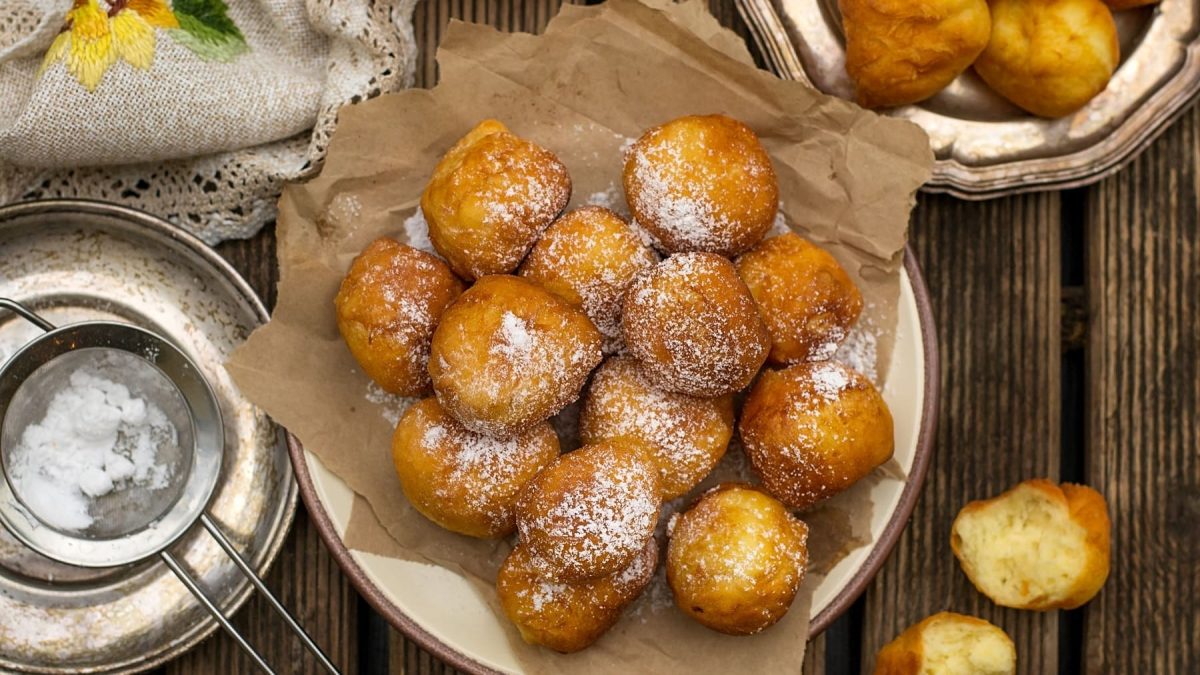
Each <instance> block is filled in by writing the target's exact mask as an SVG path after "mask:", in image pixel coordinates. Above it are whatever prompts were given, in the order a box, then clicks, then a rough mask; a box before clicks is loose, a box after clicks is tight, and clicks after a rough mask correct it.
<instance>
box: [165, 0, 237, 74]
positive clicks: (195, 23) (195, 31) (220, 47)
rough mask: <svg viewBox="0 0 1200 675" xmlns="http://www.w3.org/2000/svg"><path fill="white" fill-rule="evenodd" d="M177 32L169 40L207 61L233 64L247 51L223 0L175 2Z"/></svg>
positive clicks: (179, 0)
mask: <svg viewBox="0 0 1200 675" xmlns="http://www.w3.org/2000/svg"><path fill="white" fill-rule="evenodd" d="M172 9H173V10H174V11H175V17H176V18H177V19H178V20H179V29H178V30H172V31H171V37H172V38H174V39H175V41H176V42H178V43H180V44H182V45H183V46H185V47H187V48H188V49H190V50H192V51H193V52H195V53H196V55H197V56H199V57H200V58H202V59H204V60H206V61H232V60H233V59H234V58H236V57H237V56H239V55H241V54H243V53H245V52H247V51H249V50H250V47H249V45H247V44H246V38H245V36H243V35H242V31H241V30H239V29H238V27H237V24H235V23H234V22H233V20H232V19H230V18H229V13H228V12H229V7H228V5H226V4H225V0H175V2H174V3H172Z"/></svg>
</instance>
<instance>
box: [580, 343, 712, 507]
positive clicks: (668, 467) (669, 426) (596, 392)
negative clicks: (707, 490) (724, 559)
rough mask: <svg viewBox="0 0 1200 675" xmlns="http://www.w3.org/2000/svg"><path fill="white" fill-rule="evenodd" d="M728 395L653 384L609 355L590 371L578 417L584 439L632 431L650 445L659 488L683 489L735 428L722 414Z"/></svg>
mask: <svg viewBox="0 0 1200 675" xmlns="http://www.w3.org/2000/svg"><path fill="white" fill-rule="evenodd" d="M723 407H725V408H730V409H731V408H732V404H731V403H730V402H729V400H728V399H724V400H722V399H701V398H695V397H692V396H686V395H683V394H674V393H670V392H666V391H663V390H662V389H659V388H658V387H656V386H654V385H653V384H652V383H651V382H650V381H649V380H648V379H647V378H646V377H645V376H644V374H643V372H642V369H641V367H640V366H638V365H637V363H636V362H635V361H634V360H633V359H630V358H627V357H617V358H614V359H610V360H609V361H608V362H607V363H605V364H604V366H602V367H601V368H600V370H598V371H597V372H596V374H595V375H594V376H593V377H592V384H591V388H590V389H589V390H588V395H587V398H586V402H585V404H584V411H583V415H582V420H581V432H582V435H583V436H584V438H585V440H586V441H587V442H597V441H602V440H608V439H614V438H621V437H630V438H637V439H639V440H642V441H644V442H645V443H646V444H647V445H648V447H650V448H651V449H652V451H653V452H654V456H655V461H656V462H657V464H658V467H659V474H660V476H659V477H660V479H661V480H662V483H663V492H664V494H665V495H666V496H668V497H675V496H678V495H681V494H683V493H685V492H687V491H688V490H690V489H691V488H692V487H694V486H695V485H696V484H697V483H699V482H700V481H701V480H702V479H703V478H704V477H705V476H707V475H708V473H709V472H710V471H711V470H712V468H713V467H714V466H715V465H716V464H717V462H719V461H720V459H721V457H722V456H723V455H724V454H725V449H726V447H727V446H728V444H729V439H730V437H731V436H732V435H733V428H732V426H731V425H730V423H729V420H731V419H732V412H731V411H730V412H728V413H727V414H728V415H729V420H727V419H725V418H724V417H723V415H722V408H723Z"/></svg>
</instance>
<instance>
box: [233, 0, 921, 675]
mask: <svg viewBox="0 0 1200 675" xmlns="http://www.w3.org/2000/svg"><path fill="white" fill-rule="evenodd" d="M438 63H439V65H440V68H441V75H442V82H441V84H439V85H438V86H437V87H436V88H435V89H433V90H412V91H407V92H403V93H400V94H395V95H385V96H382V97H380V98H378V99H375V100H372V101H369V102H366V103H363V104H359V105H356V106H351V107H348V108H346V109H344V110H343V111H342V113H341V116H340V120H339V126H338V129H337V131H336V133H335V134H334V136H333V139H332V141H331V143H330V147H329V153H328V157H327V160H326V163H325V167H324V169H323V171H322V173H321V175H320V176H318V177H317V178H315V179H313V180H312V181H310V182H308V183H306V184H302V185H293V186H290V187H288V188H287V189H286V190H285V192H284V195H283V198H282V200H281V202H280V215H279V222H278V236H279V263H280V284H279V302H278V305H277V307H276V308H275V314H274V317H273V318H272V320H271V322H270V324H268V325H267V326H265V327H263V328H261V329H259V330H258V331H256V332H255V333H254V334H253V335H252V336H251V337H250V339H249V340H248V342H247V343H246V344H245V345H244V346H243V347H242V348H241V349H240V350H238V352H237V353H236V354H235V355H234V356H233V358H232V359H231V361H230V363H229V366H228V367H229V370H230V372H231V373H232V374H233V376H234V378H235V380H236V382H237V383H238V385H239V386H240V387H241V389H242V391H243V392H245V394H246V395H247V396H248V397H249V398H250V399H251V400H252V401H254V402H255V403H256V404H258V405H260V406H261V407H263V408H264V409H265V410H266V411H267V412H268V413H269V414H270V415H271V416H272V417H274V418H275V420H276V421H278V422H279V423H280V424H282V425H284V426H285V427H287V428H288V429H289V430H290V431H291V432H292V433H293V434H295V435H296V436H297V437H298V438H299V439H300V441H301V442H302V443H303V444H304V446H305V447H306V448H307V449H308V450H310V451H311V452H313V453H315V454H316V455H317V456H318V457H319V458H320V460H321V462H322V463H323V464H324V465H325V467H326V468H328V469H329V470H330V471H331V472H333V473H334V474H335V475H337V476H338V477H340V478H341V479H342V480H343V481H345V482H346V484H347V485H349V486H350V488H351V489H352V490H354V492H355V493H356V494H357V495H358V497H356V501H355V507H354V509H353V512H352V516H351V522H350V524H349V529H348V531H347V533H346V543H347V545H348V546H349V547H351V548H354V549H357V550H362V551H366V552H372V553H378V554H382V555H385V556H391V557H395V558H401V559H405V560H415V561H420V562H427V563H431V564H438V565H442V566H444V567H447V568H449V569H452V570H454V571H457V572H459V573H461V574H463V575H464V576H465V577H466V578H468V579H469V580H471V581H472V582H473V583H474V584H475V585H476V587H477V589H478V590H479V592H480V594H481V597H484V598H485V599H486V600H487V601H488V602H489V603H491V604H492V606H493V607H494V608H495V607H496V601H495V593H494V590H493V588H492V583H493V581H494V578H495V573H496V570H497V568H498V566H499V563H500V561H501V560H502V559H503V557H504V556H505V555H506V554H507V551H508V548H509V544H508V543H506V542H492V541H479V540H474V539H469V538H467V537H461V536H458V535H455V534H452V533H449V532H447V531H445V530H442V529H441V528H439V527H437V526H436V525H434V524H432V523H431V522H429V521H428V520H426V519H425V518H424V517H422V516H421V515H420V514H419V513H417V512H416V511H415V510H414V509H412V507H411V506H410V505H409V503H408V501H407V500H406V499H405V497H404V496H403V494H402V492H401V491H400V488H399V484H398V481H397V480H396V478H395V474H394V471H393V469H392V466H391V458H390V439H391V434H392V427H393V425H394V420H395V419H396V417H397V415H398V413H399V410H400V409H401V408H402V406H403V405H404V401H399V400H395V399H390V398H389V397H386V396H385V395H381V393H380V392H379V390H378V388H377V387H373V385H371V383H370V382H369V380H368V379H367V378H366V376H365V375H363V374H362V372H361V371H360V369H359V368H358V367H357V365H356V364H355V362H354V360H353V358H352V357H351V356H350V354H349V352H348V351H347V349H346V348H345V345H344V344H343V343H342V340H341V337H340V336H339V334H338V331H337V327H336V323H335V318H334V312H333V298H334V296H335V295H336V293H337V289H338V285H339V284H340V282H341V279H342V277H343V275H344V274H345V271H346V269H347V268H348V267H349V265H350V262H351V260H352V259H353V258H354V256H356V255H357V254H358V253H359V252H360V251H361V250H362V249H363V247H365V246H366V245H367V244H368V243H369V242H370V241H371V240H373V239H375V238H376V237H379V236H381V235H389V236H393V237H396V238H398V239H401V240H405V239H406V238H407V237H406V228H405V226H404V221H405V220H406V219H407V218H408V217H409V216H411V215H412V214H413V212H414V210H415V209H416V206H417V203H418V201H419V198H420V193H421V191H422V189H423V188H424V186H425V183H426V181H427V180H428V177H429V175H430V173H431V172H432V169H433V167H434V165H435V164H436V162H437V161H438V159H439V158H440V157H441V155H442V153H443V152H445V151H446V149H448V148H449V147H450V146H451V145H452V144H453V143H454V141H456V140H457V139H458V138H459V137H460V136H462V135H463V134H464V133H465V132H466V131H467V130H469V129H470V128H471V127H472V126H474V125H475V124H476V123H477V122H478V121H479V120H480V119H483V118H485V117H495V118H497V119H500V120H502V121H503V122H505V123H506V124H507V125H508V126H509V127H510V128H511V129H512V130H513V131H514V132H515V133H517V134H519V135H522V136H525V137H527V138H530V139H532V140H534V141H536V142H538V143H540V144H542V145H544V146H546V147H548V148H549V149H551V150H552V151H554V152H555V153H556V154H557V155H558V156H559V158H560V159H561V160H562V161H563V162H564V163H565V164H566V166H567V167H568V168H569V169H570V171H571V176H572V179H573V181H574V197H573V201H572V205H573V206H577V205H580V204H583V203H587V202H589V201H591V202H600V203H605V204H610V205H612V206H613V207H614V208H616V209H617V210H622V209H623V208H624V205H623V200H622V199H621V198H620V184H621V183H620V170H621V164H622V158H623V151H622V148H623V147H625V146H626V145H627V144H628V143H630V142H631V140H632V139H634V138H636V137H637V136H639V135H640V134H641V132H642V131H643V130H645V129H646V128H648V127H650V126H653V125H655V124H659V123H661V122H664V121H666V120H669V119H672V118H674V117H678V116H680V115H685V114H692V113H712V112H721V113H725V114H728V115H731V116H733V117H736V118H738V119H741V120H743V121H744V122H746V123H747V124H749V125H750V126H751V127H752V128H753V129H754V130H755V131H756V132H757V133H758V134H759V136H760V137H761V138H762V141H763V143H764V145H765V146H766V147H767V149H768V151H769V152H770V154H771V156H772V160H773V162H774V164H775V169H776V172H777V174H778V176H779V181H780V194H781V195H782V212H783V213H784V214H785V216H786V222H787V223H788V224H790V225H791V226H792V227H793V228H795V229H796V230H797V231H799V232H801V233H802V234H803V235H804V236H807V237H809V238H810V239H813V240H814V241H817V242H818V243H820V244H822V245H823V246H825V247H826V248H827V249H829V250H830V252H831V253H833V255H835V256H836V257H837V258H838V259H839V260H840V261H841V262H842V264H843V265H844V266H845V267H846V268H847V271H848V272H849V273H850V275H851V276H852V277H853V278H854V280H855V281H856V283H858V285H859V287H860V288H861V289H862V291H863V295H864V297H865V299H866V310H865V312H864V317H863V320H862V325H863V326H865V327H866V330H868V331H869V332H870V335H869V337H870V342H872V346H873V347H874V350H873V354H872V356H873V358H872V359H871V361H872V362H873V365H874V366H875V367H874V370H875V371H876V372H877V373H886V372H887V363H888V360H889V359H890V355H891V348H892V345H893V342H894V328H895V322H896V313H895V307H896V301H897V298H898V295H899V275H900V270H901V262H902V256H903V247H904V243H905V239H906V234H907V222H908V213H909V211H910V210H911V208H912V206H913V204H914V200H915V197H914V193H915V191H916V189H917V188H918V187H919V186H920V185H921V184H922V183H923V182H924V181H925V180H926V179H927V178H928V176H929V172H930V167H931V165H932V155H931V153H930V151H929V146H928V142H927V139H926V137H925V135H924V134H923V133H922V132H921V131H920V130H919V129H918V128H917V127H915V126H914V125H911V124H909V123H907V122H902V121H898V120H892V119H888V118H884V117H879V116H877V115H875V114H873V113H870V112H866V111H864V110H861V109H859V108H857V107H855V106H853V105H852V104H850V103H847V102H844V101H841V100H838V99H835V98H832V97H828V96H824V95H821V94H819V93H816V92H814V91H812V90H810V89H808V88H806V87H805V86H804V85H801V84H799V83H795V82H787V81H781V80H779V79H777V78H775V77H774V76H772V75H770V74H768V73H765V72H763V71H760V70H757V69H756V68H754V66H753V65H752V62H751V60H750V56H749V54H748V52H747V51H746V48H745V46H744V44H743V43H742V42H741V41H740V40H739V39H738V38H737V37H736V36H734V35H733V34H732V33H731V32H729V31H726V30H724V29H722V28H720V26H719V25H718V24H717V22H716V21H715V20H714V19H713V18H712V17H711V16H710V15H709V14H708V13H707V12H706V11H705V10H704V9H703V6H702V4H701V3H700V2H698V1H695V0H693V1H692V2H688V3H685V4H682V5H663V6H660V7H651V6H647V5H644V4H641V3H638V2H636V1H635V0H610V1H609V2H608V3H607V4H605V5H600V6H596V7H586V8H585V7H576V6H564V7H563V9H562V12H561V14H560V15H559V16H558V17H556V18H555V19H554V20H553V21H552V22H551V23H550V26H549V27H548V29H547V31H546V33H545V34H544V35H542V36H539V37H535V36H532V35H527V34H520V33H517V34H505V33H500V32H498V31H496V30H493V29H491V28H487V27H483V26H478V25H468V24H463V23H457V22H455V23H452V24H451V27H450V29H449V31H448V33H447V35H446V37H445V39H444V41H443V45H442V48H441V50H440V51H439V53H438ZM568 441H569V439H568ZM743 462H744V460H743V455H742V453H741V451H740V449H738V448H736V447H731V448H730V451H729V453H728V455H727V460H726V461H725V462H724V466H723V467H722V469H721V473H720V474H719V476H730V475H743V474H744V467H742V466H740V464H741V463H743ZM892 474H893V476H892V477H890V478H889V477H887V476H886V475H885V472H877V473H876V474H875V475H874V476H872V477H871V478H870V479H868V480H867V481H863V482H862V483H860V485H858V486H856V487H855V488H854V489H852V490H850V491H848V492H847V493H845V494H843V495H839V496H838V497H837V498H835V499H834V500H831V501H830V502H829V503H828V504H827V505H826V506H824V507H822V508H821V509H820V510H819V511H818V512H816V513H813V514H806V515H805V519H806V520H808V521H810V524H811V525H812V526H813V531H812V535H811V545H812V548H813V553H814V565H813V568H814V569H813V572H812V573H811V574H810V578H809V579H808V580H807V581H806V583H805V585H804V588H803V589H802V591H801V593H800V596H799V597H798V598H797V600H796V603H795V604H794V606H793V609H792V611H791V612H789V614H788V615H787V617H785V618H784V619H783V620H782V621H781V622H780V623H779V624H778V625H776V626H775V627H773V628H772V629H770V630H767V631H764V632H763V633H761V634H759V635H756V636H753V637H744V638H732V637H728V636H722V635H719V634H717V633H714V632H712V631H709V630H707V629H704V628H702V627H700V626H699V625H698V624H695V623H694V622H692V621H691V620H689V619H687V618H685V617H684V616H683V615H682V614H681V613H679V612H678V611H676V610H674V609H673V608H672V607H671V606H670V604H671V602H670V592H669V590H668V589H666V588H665V586H664V585H663V584H662V583H661V580H660V581H659V582H657V583H656V584H655V585H654V586H652V588H651V589H650V590H649V591H648V592H647V594H646V595H645V596H644V597H643V598H642V599H640V600H639V601H638V603H636V604H635V606H634V607H633V608H631V610H630V611H629V613H628V615H627V616H626V617H625V618H624V619H623V620H622V621H621V623H619V624H618V625H617V626H616V627H615V628H614V629H613V630H612V631H611V632H610V633H609V634H607V635H606V636H605V637H603V638H602V639H601V640H600V641H599V642H598V643H597V644H596V645H595V646H593V647H592V648H590V649H588V650H585V651H584V652H582V653H579V654H575V655H570V656H562V655H558V654H553V653H551V652H548V651H546V650H542V649H538V648H534V647H530V646H528V645H525V644H524V643H523V642H521V640H520V638H519V637H517V636H516V631H515V629H511V627H510V635H512V637H513V645H514V649H515V650H516V652H517V655H518V658H519V660H520V661H521V663H522V666H523V668H524V669H525V670H526V671H527V672H564V671H570V672H573V673H600V672H613V671H614V670H617V671H622V672H626V671H627V672H639V673H656V672H680V671H686V672H692V673H718V672H729V671H738V672H779V671H789V670H791V671H798V670H799V669H800V663H801V660H802V656H803V650H804V643H805V639H806V637H807V632H808V614H809V612H808V606H809V597H810V595H811V589H812V588H815V584H816V583H817V582H818V581H819V578H820V576H821V573H822V572H823V571H825V570H828V569H829V567H830V566H831V565H832V564H833V562H834V561H836V560H837V559H838V558H840V557H841V556H842V555H844V554H845V553H846V552H848V551H849V550H851V549H853V548H854V547H857V546H861V545H864V544H866V543H868V541H867V540H868V539H869V536H870V535H869V527H868V525H869V522H870V517H871V503H870V497H869V492H870V487H871V484H872V483H873V482H875V481H878V480H890V479H895V477H896V476H895V475H894V474H895V472H894V471H893V472H892ZM719 476H713V477H711V478H710V479H709V481H708V482H713V481H715V480H716V479H717V478H718V477H719ZM900 479H903V477H902V476H900ZM501 616H502V615H501ZM501 622H502V623H503V624H504V625H506V626H508V623H507V621H505V620H504V619H503V618H501Z"/></svg>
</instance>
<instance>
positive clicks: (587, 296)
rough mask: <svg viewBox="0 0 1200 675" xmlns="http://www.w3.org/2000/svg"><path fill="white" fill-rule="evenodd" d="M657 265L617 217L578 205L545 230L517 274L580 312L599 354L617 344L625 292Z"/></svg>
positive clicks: (619, 342)
mask: <svg viewBox="0 0 1200 675" xmlns="http://www.w3.org/2000/svg"><path fill="white" fill-rule="evenodd" d="M657 263H658V255H657V254H656V253H655V252H654V251H652V250H650V249H649V248H647V247H646V245H645V244H643V243H642V240H641V238H640V237H638V235H637V234H636V233H635V232H634V231H633V228H631V227H630V226H629V224H628V223H626V222H625V221H624V220H622V219H621V217H620V216H618V215H617V214H615V213H613V212H612V211H609V210H608V209H606V208H602V207H599V206H583V207H580V208H578V209H574V210H572V211H568V212H567V213H565V214H563V216H562V217H561V218H559V219H558V220H556V221H555V222H554V224H553V225H551V226H550V229H548V230H546V233H545V234H543V235H542V238H541V239H539V240H538V242H537V243H536V244H534V246H533V250H531V251H530V252H529V257H527V258H525V262H524V263H523V264H522V265H521V270H520V272H519V274H520V275H521V276H522V277H525V278H526V279H531V280H533V281H536V282H538V283H539V284H541V285H542V286H543V287H545V288H546V290H548V291H550V292H551V293H554V294H555V295H557V296H558V297H560V298H562V299H563V300H566V301H567V302H569V303H571V304H572V305H574V306H575V307H578V308H580V309H582V310H583V313H584V314H587V316H588V318H589V319H591V320H592V323H594V324H596V328H597V329H598V330H599V331H600V334H601V335H603V336H604V351H605V352H606V353H609V354H612V353H615V352H616V351H617V350H618V349H619V348H620V346H621V299H622V298H623V297H624V296H625V289H626V288H628V287H629V284H630V283H632V282H633V280H634V278H635V277H637V275H638V273H640V272H642V271H643V270H647V269H649V268H651V267H654V265H655V264H657Z"/></svg>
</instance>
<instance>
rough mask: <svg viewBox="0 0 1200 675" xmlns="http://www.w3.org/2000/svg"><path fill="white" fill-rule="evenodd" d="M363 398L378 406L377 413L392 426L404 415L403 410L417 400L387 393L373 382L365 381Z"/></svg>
mask: <svg viewBox="0 0 1200 675" xmlns="http://www.w3.org/2000/svg"><path fill="white" fill-rule="evenodd" d="M364 398H366V399H367V401H368V402H370V403H373V404H375V405H377V406H379V414H380V415H381V416H382V417H383V419H384V420H386V421H387V423H388V424H389V425H391V426H393V427H394V426H396V424H397V423H398V422H399V421H400V417H401V416H403V415H404V411H405V410H408V408H409V406H411V405H412V404H413V403H416V402H417V399H415V398H406V397H404V396H397V395H395V394H389V393H388V392H386V391H384V390H383V387H381V386H379V385H378V384H376V383H374V382H368V383H367V391H366V393H365V394H364Z"/></svg>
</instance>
